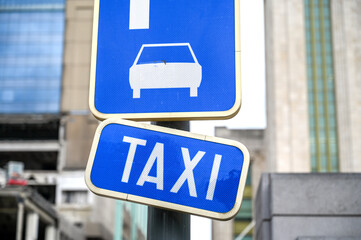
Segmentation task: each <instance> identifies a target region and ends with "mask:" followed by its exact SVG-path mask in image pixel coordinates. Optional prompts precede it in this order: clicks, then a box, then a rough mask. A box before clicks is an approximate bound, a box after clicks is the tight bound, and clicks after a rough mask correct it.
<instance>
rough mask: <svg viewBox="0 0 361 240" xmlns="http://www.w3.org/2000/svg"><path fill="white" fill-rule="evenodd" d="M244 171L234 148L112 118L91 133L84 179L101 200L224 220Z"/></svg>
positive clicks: (239, 192) (243, 156) (234, 205)
mask: <svg viewBox="0 0 361 240" xmlns="http://www.w3.org/2000/svg"><path fill="white" fill-rule="evenodd" d="M248 166H249V154H248V151H247V149H246V148H245V147H244V146H243V145H242V144H240V143H238V142H235V141H231V140H226V139H221V138H214V137H206V136H203V135H197V134H193V133H189V132H185V131H179V130H174V129H168V128H163V127H159V126H152V125H146V124H140V123H135V122H131V121H125V120H120V119H116V118H113V119H108V120H106V121H104V122H103V123H101V124H100V126H99V127H98V129H97V131H96V134H95V138H94V142H93V146H92V149H91V153H90V157H89V161H88V165H87V168H86V177H85V178H86V183H87V185H88V187H89V189H90V190H92V191H93V192H94V193H96V194H99V195H102V196H107V197H112V198H117V199H122V200H128V201H133V202H138V203H142V204H147V205H152V206H156V207H161V208H166V209H172V210H176V211H181V212H186V213H191V214H195V215H200V216H205V217H211V218H215V219H221V220H222V219H223V220H225V219H229V218H232V217H233V216H234V215H235V214H237V212H238V211H239V208H240V206H241V202H242V196H243V191H244V187H245V182H246V176H247V171H248Z"/></svg>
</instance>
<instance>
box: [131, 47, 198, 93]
mask: <svg viewBox="0 0 361 240" xmlns="http://www.w3.org/2000/svg"><path fill="white" fill-rule="evenodd" d="M174 46H176V47H177V46H186V47H188V49H189V51H190V53H191V55H192V58H193V62H167V59H162V60H160V59H155V61H154V62H151V63H138V61H139V58H140V56H141V55H142V52H143V50H144V49H145V48H157V47H162V48H163V47H170V48H171V47H174ZM201 81H202V66H201V65H199V63H198V61H197V58H196V56H195V55H194V53H193V50H192V48H191V46H190V44H189V43H165V44H143V45H142V47H141V49H140V51H139V53H138V55H137V57H136V59H135V61H134V63H133V65H132V66H131V67H130V69H129V83H130V86H131V88H132V90H133V98H140V90H141V89H163V88H190V96H191V97H198V88H199V86H200V84H201Z"/></svg>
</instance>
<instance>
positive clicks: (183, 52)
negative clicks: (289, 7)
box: [89, 0, 241, 120]
mask: <svg viewBox="0 0 361 240" xmlns="http://www.w3.org/2000/svg"><path fill="white" fill-rule="evenodd" d="M239 2H240V0H222V1H219V0H197V1H194V0H178V1H174V0H163V1H150V0H125V1H119V0H106V1H105V0H103V1H101V0H95V7H94V24H93V46H92V60H91V76H90V79H91V80H90V92H89V106H90V110H91V112H92V113H93V114H94V116H95V117H97V118H98V119H102V120H104V119H107V118H110V117H120V118H124V119H131V120H191V119H225V118H231V117H233V116H234V115H236V114H237V113H238V111H239V109H240V106H241V84H240V3H239Z"/></svg>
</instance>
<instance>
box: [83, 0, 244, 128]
mask: <svg viewBox="0 0 361 240" xmlns="http://www.w3.org/2000/svg"><path fill="white" fill-rule="evenodd" d="M99 4H100V0H95V1H94V16H93V36H92V53H91V67H90V85H89V108H90V111H91V112H92V114H93V115H94V117H96V118H97V119H99V120H105V119H108V118H112V117H119V118H123V119H128V120H134V121H185V120H217V119H229V118H232V117H234V116H236V115H237V113H238V112H239V110H240V108H241V104H242V89H241V35H240V0H235V71H236V77H235V81H236V99H235V102H234V105H233V106H232V107H231V108H230V109H229V110H226V111H211V112H161V113H102V112H99V111H98V110H97V109H96V107H95V81H96V80H95V77H96V64H97V62H96V61H97V47H98V25H99Z"/></svg>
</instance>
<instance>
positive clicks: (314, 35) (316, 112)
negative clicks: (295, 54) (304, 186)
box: [305, 0, 339, 172]
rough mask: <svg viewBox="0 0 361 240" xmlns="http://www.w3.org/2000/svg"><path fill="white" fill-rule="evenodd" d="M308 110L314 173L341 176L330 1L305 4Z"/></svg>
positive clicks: (316, 0)
mask: <svg viewBox="0 0 361 240" xmlns="http://www.w3.org/2000/svg"><path fill="white" fill-rule="evenodd" d="M305 19H306V48H307V79H308V109H309V123H310V143H311V146H310V150H311V166H312V171H313V172H337V171H338V170H339V162H338V144H337V142H338V141H337V125H336V124H337V123H336V99H335V78H334V70H333V52H332V32H331V31H332V29H331V7H330V0H305Z"/></svg>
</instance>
